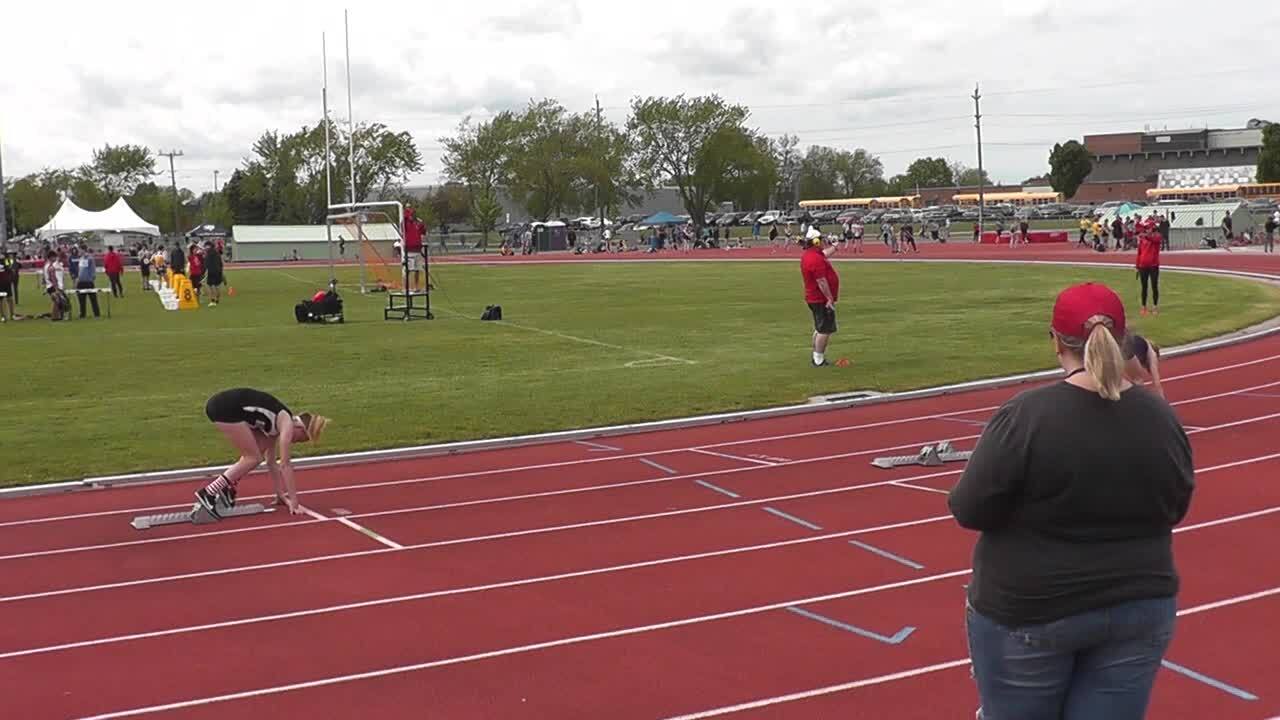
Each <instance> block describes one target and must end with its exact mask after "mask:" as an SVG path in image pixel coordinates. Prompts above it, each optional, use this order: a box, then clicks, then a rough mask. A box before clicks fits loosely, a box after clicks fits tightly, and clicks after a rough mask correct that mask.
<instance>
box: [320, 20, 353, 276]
mask: <svg viewBox="0 0 1280 720" xmlns="http://www.w3.org/2000/svg"><path fill="white" fill-rule="evenodd" d="M320 55H321V57H322V58H323V59H322V61H321V66H322V68H323V77H324V84H323V85H322V86H321V88H320V102H321V104H322V105H323V106H324V116H323V117H324V119H323V120H322V121H321V122H322V123H324V202H325V205H326V206H332V205H333V172H332V165H333V163H332V160H333V154H332V151H331V150H330V149H329V46H328V41H327V39H326V38H325V34H324V33H320ZM324 238H325V246H326V247H328V249H329V289H330V290H332V289H334V288H335V287H337V285H338V276H337V274H336V273H335V272H334V268H333V223H331V222H328V221H326V222H325V224H324ZM356 247H357V248H359V244H358V241H357V245H356Z"/></svg>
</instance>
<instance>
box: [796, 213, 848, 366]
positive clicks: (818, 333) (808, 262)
mask: <svg viewBox="0 0 1280 720" xmlns="http://www.w3.org/2000/svg"><path fill="white" fill-rule="evenodd" d="M802 242H803V243H804V247H805V251H804V253H803V254H802V255H801V256H800V276H801V277H802V278H803V279H804V301H805V304H807V305H808V306H809V310H810V312H812V313H813V366H814V367H826V366H827V365H829V364H830V363H828V362H827V360H826V352H827V343H828V342H829V341H830V340H831V336H832V335H834V334H835V332H836V301H837V300H839V299H840V276H839V275H838V274H836V269H835V268H834V267H833V266H832V265H831V261H830V260H829V259H828V258H829V257H830V256H832V255H834V254H835V252H836V245H835V244H834V243H833V244H832V245H830V246H827V247H824V246H823V242H822V233H821V232H819V231H817V230H815V229H812V228H810V230H809V232H808V233H807V234H806V235H805V238H804V239H803V240H802Z"/></svg>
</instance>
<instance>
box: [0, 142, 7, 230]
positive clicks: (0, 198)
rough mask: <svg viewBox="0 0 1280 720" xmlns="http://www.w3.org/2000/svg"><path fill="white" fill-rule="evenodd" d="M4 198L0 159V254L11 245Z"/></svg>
mask: <svg viewBox="0 0 1280 720" xmlns="http://www.w3.org/2000/svg"><path fill="white" fill-rule="evenodd" d="M3 155H4V148H3V147H0V156H3ZM4 196H5V189H4V162H3V159H0V252H3V251H4V250H5V249H6V246H7V245H8V244H9V216H8V214H6V212H5V206H4Z"/></svg>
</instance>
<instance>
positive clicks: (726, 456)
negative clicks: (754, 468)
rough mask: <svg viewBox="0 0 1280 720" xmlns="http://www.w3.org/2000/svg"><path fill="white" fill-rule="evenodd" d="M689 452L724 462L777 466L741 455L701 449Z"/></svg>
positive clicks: (767, 461)
mask: <svg viewBox="0 0 1280 720" xmlns="http://www.w3.org/2000/svg"><path fill="white" fill-rule="evenodd" d="M689 452H696V453H699V454H701V455H710V456H712V457H718V458H723V459H725V460H736V461H738V462H744V463H750V464H752V465H777V464H778V463H776V462H771V461H769V460H760V459H757V458H749V457H742V456H741V455H730V454H728V453H721V452H713V451H711V450H703V449H701V448H697V449H694V450H690V451H689Z"/></svg>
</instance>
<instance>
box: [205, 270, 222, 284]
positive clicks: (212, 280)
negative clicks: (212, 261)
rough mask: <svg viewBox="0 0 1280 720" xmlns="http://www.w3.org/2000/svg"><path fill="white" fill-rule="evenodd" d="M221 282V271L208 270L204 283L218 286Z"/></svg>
mask: <svg viewBox="0 0 1280 720" xmlns="http://www.w3.org/2000/svg"><path fill="white" fill-rule="evenodd" d="M222 282H223V278H222V273H220V272H210V273H209V276H208V277H207V278H205V284H206V285H208V286H209V287H219V286H220V285H222Z"/></svg>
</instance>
